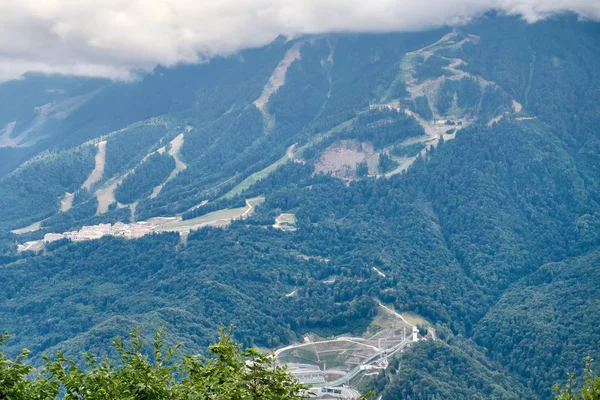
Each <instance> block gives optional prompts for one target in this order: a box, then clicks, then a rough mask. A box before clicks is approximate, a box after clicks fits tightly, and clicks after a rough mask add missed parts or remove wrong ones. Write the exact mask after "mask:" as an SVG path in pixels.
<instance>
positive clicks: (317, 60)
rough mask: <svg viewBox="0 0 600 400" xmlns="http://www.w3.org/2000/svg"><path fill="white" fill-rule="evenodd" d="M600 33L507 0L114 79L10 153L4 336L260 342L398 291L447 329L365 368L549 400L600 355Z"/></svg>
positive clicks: (409, 308) (396, 387)
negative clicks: (134, 331)
mask: <svg viewBox="0 0 600 400" xmlns="http://www.w3.org/2000/svg"><path fill="white" fill-rule="evenodd" d="M599 33H600V28H599V25H598V24H594V23H590V22H579V21H576V20H575V19H573V18H571V17H569V16H566V17H561V18H557V19H554V20H548V21H540V22H538V23H535V24H527V23H525V22H523V21H521V20H519V19H517V18H513V17H503V16H497V15H492V14H490V15H486V16H484V17H482V18H480V19H478V20H476V21H474V22H473V23H471V24H466V25H464V26H461V27H458V28H455V29H453V30H452V29H441V30H437V31H429V32H422V33H414V34H412V33H410V34H409V33H398V34H385V35H329V36H327V35H325V36H319V37H301V38H297V39H294V40H291V41H286V40H283V39H281V38H280V39H278V40H276V41H275V42H273V43H272V44H271V45H269V46H267V47H265V48H262V49H254V50H249V51H244V52H242V53H240V54H236V55H234V56H231V57H227V58H219V59H216V60H213V61H212V62H210V63H205V64H202V65H190V66H180V67H176V68H172V69H168V68H158V69H157V70H156V71H154V73H152V74H149V75H148V76H146V77H144V79H142V80H140V81H139V82H134V83H109V82H105V81H102V85H105V86H102V88H101V90H100V89H98V91H97V93H96V92H94V93H95V94H94V96H93V97H90V98H89V99H87V98H86V101H85V102H84V103H81V104H79V105H78V107H77V108H76V109H74V110H73V112H72V113H70V114H69V116H68V117H66V118H63V119H54V120H53V121H54V122H52V124H57V125H56V130H54V128H53V127H54V125H40V127H38V128H36V129H40V130H41V131H40V132H46V133H47V135H41V136H40V139H39V141H36V142H35V144H34V145H32V146H30V147H27V148H17V147H14V148H13V147H11V148H6V149H7V150H4V151H7V154H8V153H11V152H13V151H14V152H15V153H11V154H13V155H12V156H10V157H13V158H10V160H12V161H10V163H9V162H7V163H2V162H0V167H1V168H0V174H1V175H0V176H1V177H0V205H2V208H3V214H2V216H0V229H2V230H1V231H0V283H2V288H3V290H2V291H0V329H8V330H9V331H10V332H11V333H12V334H13V335H14V338H13V339H11V340H10V341H7V342H6V343H5V344H4V346H5V347H4V349H5V351H6V353H7V354H8V355H9V356H14V355H16V354H18V352H19V351H20V350H21V348H22V347H25V346H26V347H29V348H30V349H31V350H32V352H33V353H34V354H35V355H39V354H41V353H46V352H50V353H52V352H54V350H56V349H64V350H65V351H66V353H67V354H68V355H69V356H71V357H78V356H77V354H78V353H79V352H80V351H82V350H86V351H91V352H94V353H102V352H103V351H105V349H107V348H109V347H110V346H109V343H110V341H111V340H112V338H113V337H114V336H116V335H124V334H126V333H127V332H128V331H130V330H131V328H133V327H135V326H141V327H142V328H143V331H144V332H153V331H156V330H158V329H159V328H160V327H161V326H163V325H164V326H165V335H166V336H167V337H168V338H169V340H170V341H173V342H179V341H182V342H183V343H184V345H183V346H184V350H185V351H186V352H190V353H194V352H196V351H198V350H199V349H200V348H202V347H203V346H205V345H207V344H208V343H210V342H211V341H213V340H214V339H215V337H216V335H217V331H218V327H219V326H227V325H229V324H230V323H233V324H235V325H236V330H235V334H236V338H237V339H238V340H240V341H242V342H243V343H244V344H247V345H257V346H261V347H265V348H276V347H279V346H282V345H284V344H287V343H290V342H293V341H298V340H302V335H304V334H306V333H310V332H312V333H316V334H318V335H321V336H323V337H328V336H331V335H338V334H346V333H352V334H357V335H358V334H362V333H363V332H364V331H365V330H366V329H367V328H368V327H369V325H370V324H371V323H372V321H373V318H374V317H375V315H376V314H377V309H378V307H379V305H378V304H379V302H381V303H382V304H387V305H389V306H390V307H393V308H394V309H395V310H397V311H399V312H408V313H413V314H416V315H418V316H419V317H420V318H422V319H424V320H427V321H429V323H430V324H431V325H432V326H434V327H435V330H436V332H438V341H435V342H433V341H428V342H424V343H419V344H418V345H417V346H414V347H413V348H411V349H409V350H407V351H406V352H405V353H404V354H403V355H402V356H401V357H399V358H398V359H397V360H394V361H393V362H392V365H391V366H390V367H389V368H388V369H387V370H386V371H385V373H382V374H381V375H380V376H379V377H377V378H374V379H372V380H369V381H367V380H364V381H361V382H360V384H361V385H364V386H365V387H371V388H374V389H376V391H377V392H378V395H381V396H383V399H386V398H389V399H392V398H404V397H407V398H408V397H411V398H432V399H433V398H456V399H463V398H548V397H549V396H550V393H551V392H550V388H551V387H552V385H553V384H554V382H556V381H561V380H563V381H564V379H565V377H566V375H565V372H567V371H579V370H580V369H581V367H582V363H583V359H584V357H585V356H587V355H591V356H596V357H597V356H598V354H597V352H598V348H597V342H598V334H599V331H598V321H597V315H600V304H599V301H600V295H599V294H598V290H597V288H598V285H599V284H600V282H599V281H598V276H597V275H598V273H597V270H598V268H597V267H598V251H599V249H600V217H599V216H600V206H599V202H600V167H599V166H600V156H599V154H600V153H599V150H600V130H599V128H598V127H599V126H600V112H599V110H600V109H599V108H598V104H599V100H600V75H599V71H600V41H599V39H598V38H599V37H600V34H599ZM27 79H32V78H30V77H27V78H26V79H25V81H27ZM36 79H42V78H39V77H36ZM47 79H51V77H48V78H47ZM52 79H54V78H52ZM42 80H43V79H42ZM97 84H98V85H100V83H99V82H98V83H97ZM4 85H5V84H1V85H0V92H1V91H2V88H3V86H4ZM11 85H12V84H11ZM37 85H38V84H33V83H31V86H32V87H33V89H31V91H27V90H24V93H27V95H31V96H33V95H35V93H37V90H38V89H37ZM40 85H41V84H40ZM9 86H10V85H9ZM69 87H70V86H69ZM274 88H276V89H274ZM34 89H35V90H34ZM4 90H7V89H6V88H5V89H4ZM64 90H65V91H67V87H66V86H65V89H64ZM2 93H3V92H2ZM2 93H0V95H2ZM25 100H27V99H23V102H22V103H19V104H26V105H27V107H29V108H31V107H30V106H31V104H33V103H31V104H30V101H29V100H27V101H25ZM44 101H50V100H46V99H44ZM56 101H58V100H56ZM36 104H37V103H36ZM37 106H39V105H36V107H37ZM23 107H25V106H23ZM9 111H10V110H9ZM3 112H4V111H3ZM7 112H8V111H7ZM17 114H18V113H17V112H16V111H14V115H15V117H14V119H15V120H17V119H18V118H17V117H19V118H21V117H20V114H19V115H17ZM11 115H12V114H11ZM24 115H25V114H24ZM2 118H4V114H2ZM7 118H8V119H9V120H10V118H12V117H7ZM22 118H25V117H22ZM2 121H3V120H2ZM0 128H2V127H1V126H0ZM44 129H48V130H47V131H44ZM1 133H2V132H1V131H0V134H1ZM15 133H16V131H15ZM11 135H12V134H11ZM13 136H14V135H13ZM11 137H12V136H11ZM31 137H32V138H33V137H37V136H31ZM24 149H25V150H24ZM46 149H49V150H46ZM42 150H44V151H42ZM25 152H27V154H26V153H25ZM38 152H39V153H40V154H39V155H38V156H37V157H35V158H32V159H30V160H29V161H27V162H26V163H24V164H22V165H21V166H20V167H19V168H17V169H14V168H13V167H11V166H15V165H17V164H19V162H20V161H23V160H25V159H27V158H29V157H31V156H32V155H33V154H37V153H38ZM17 153H18V154H17ZM0 156H1V154H0ZM19 157H22V158H19ZM7 160H8V158H7ZM15 160H20V161H15ZM10 171H12V172H10ZM258 196H262V197H264V202H263V203H262V204H260V205H256V206H252V207H249V208H248V212H247V213H244V218H242V219H240V220H236V221H232V222H231V223H228V224H225V223H223V221H220V222H219V220H218V218H217V217H214V218H215V221H217V222H218V223H215V221H213V225H219V226H220V227H204V228H202V229H199V230H196V231H193V232H191V233H190V234H189V236H187V234H186V235H183V236H180V235H179V234H177V233H160V234H152V235H147V236H144V237H143V238H140V239H135V240H127V239H122V238H116V237H104V238H102V239H99V240H93V241H84V242H79V243H71V242H70V241H68V240H60V241H57V242H54V243H49V244H47V245H46V247H45V249H44V250H42V251H39V252H38V253H35V252H32V251H22V252H20V253H16V251H15V249H16V244H17V243H19V244H22V243H24V242H26V241H34V240H38V239H41V238H42V237H43V235H44V234H45V233H50V232H56V233H62V232H65V231H68V230H74V229H78V228H80V227H81V226H82V225H84V224H87V225H92V224H98V223H106V222H109V223H114V222H117V221H123V222H130V221H135V220H137V221H142V222H144V223H145V224H147V225H148V226H150V225H152V224H154V223H156V221H158V220H161V218H156V217H166V218H163V220H173V221H180V220H181V223H182V224H183V223H185V222H188V221H193V220H195V219H198V218H201V217H204V218H207V219H208V217H207V216H210V215H211V213H214V212H217V214H218V212H219V211H223V210H225V209H237V208H240V207H246V206H247V204H246V200H248V199H252V198H256V197H258ZM225 211H230V210H225ZM283 215H285V216H286V218H287V221H293V223H291V222H287V224H288V225H286V226H285V228H287V229H282V226H281V217H282V216H283ZM36 222H37V223H38V224H34V225H32V226H28V225H30V224H33V223H36ZM289 224H292V225H293V226H291V227H290V225H289ZM223 225H226V226H225V227H223ZM24 227H27V229H21V230H16V229H17V228H24ZM9 230H14V232H12V233H11V232H10V231H9Z"/></svg>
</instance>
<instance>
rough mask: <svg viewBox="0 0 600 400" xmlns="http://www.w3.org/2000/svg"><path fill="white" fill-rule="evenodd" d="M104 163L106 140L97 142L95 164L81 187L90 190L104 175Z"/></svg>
mask: <svg viewBox="0 0 600 400" xmlns="http://www.w3.org/2000/svg"><path fill="white" fill-rule="evenodd" d="M105 164H106V140H104V141H102V142H100V143H98V153H96V164H95V166H94V170H93V171H92V173H91V174H90V176H88V178H87V179H86V181H85V182H84V183H83V185H82V188H84V189H85V190H90V189H91V188H92V186H93V185H94V184H95V183H97V182H99V181H100V180H101V179H102V176H103V175H104V166H105Z"/></svg>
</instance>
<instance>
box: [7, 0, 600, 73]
mask: <svg viewBox="0 0 600 400" xmlns="http://www.w3.org/2000/svg"><path fill="white" fill-rule="evenodd" d="M489 10H500V11H504V12H506V13H509V14H516V15H521V16H522V17H523V18H525V19H526V20H528V21H530V22H532V21H535V20H536V19H539V18H544V17H547V16H548V15H551V14H553V13H557V12H565V11H569V12H574V13H577V14H579V15H580V16H582V17H585V18H590V19H594V20H600V0H0V80H6V79H11V78H16V77H18V76H20V75H21V74H22V73H24V72H26V71H42V72H60V73H66V74H76V75H89V76H104V77H112V78H120V79H128V78H129V77H131V74H130V73H131V71H132V70H138V69H146V70H148V69H151V68H153V67H154V66H155V65H157V64H163V65H166V66H171V65H174V64H177V63H180V62H197V61H199V60H201V59H206V58H208V57H211V56H214V55H216V54H230V53H232V52H235V51H237V50H239V49H242V48H247V47H254V46H260V45H264V44H267V43H269V42H270V41H271V40H273V39H274V38H275V37H277V35H279V34H283V35H286V36H290V37H293V36H295V35H300V34H310V33H325V32H347V31H353V32H354V31H356V32H381V31H394V30H398V31H408V30H419V29H425V28H430V27H438V26H441V25H446V24H450V25H452V24H457V23H461V22H463V21H465V20H468V19H469V18H472V17H475V16H477V15H480V14H481V13H483V12H486V11H489Z"/></svg>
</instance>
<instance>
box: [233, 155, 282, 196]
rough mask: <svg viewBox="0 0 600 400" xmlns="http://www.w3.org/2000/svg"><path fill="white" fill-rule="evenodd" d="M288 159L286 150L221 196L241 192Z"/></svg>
mask: <svg viewBox="0 0 600 400" xmlns="http://www.w3.org/2000/svg"><path fill="white" fill-rule="evenodd" d="M289 159H290V156H289V155H288V153H287V152H286V154H285V155H284V156H283V157H281V158H280V159H279V160H277V161H275V162H274V163H273V164H271V165H269V166H268V167H267V168H265V169H262V170H260V171H258V172H255V173H253V174H252V175H250V176H249V177H247V178H246V179H244V180H243V181H242V182H240V183H239V184H238V185H237V186H236V187H234V188H233V189H231V190H230V191H229V192H227V193H226V194H225V195H223V197H222V198H224V199H229V198H232V197H233V196H235V195H237V194H240V193H242V192H243V191H244V190H246V189H248V188H249V187H250V186H252V185H254V184H255V183H256V182H258V181H261V180H263V179H265V178H266V177H267V176H269V175H270V174H271V173H273V172H274V171H275V170H276V169H277V168H279V167H281V166H282V165H284V164H285V163H286V162H287V161H288V160H289Z"/></svg>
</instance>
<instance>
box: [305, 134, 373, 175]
mask: <svg viewBox="0 0 600 400" xmlns="http://www.w3.org/2000/svg"><path fill="white" fill-rule="evenodd" d="M373 156H376V153H375V149H374V148H373V145H372V144H371V143H360V142H359V141H357V140H342V141H339V142H337V143H334V144H333V145H331V146H329V147H328V148H327V149H326V150H325V151H324V152H323V155H322V156H321V158H320V159H319V161H317V163H316V164H315V173H319V172H322V173H325V174H330V175H332V176H335V177H337V178H341V179H348V180H352V179H356V177H357V176H356V168H357V167H358V165H359V164H360V163H362V162H364V161H367V163H368V162H369V159H371V160H372V159H373V158H374V157H373ZM371 163H372V161H371ZM369 169H370V168H369Z"/></svg>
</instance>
